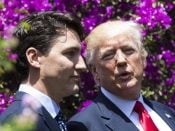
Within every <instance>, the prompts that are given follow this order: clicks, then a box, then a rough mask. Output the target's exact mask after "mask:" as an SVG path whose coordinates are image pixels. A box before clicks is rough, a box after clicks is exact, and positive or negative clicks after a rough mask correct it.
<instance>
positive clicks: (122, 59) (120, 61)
mask: <svg viewBox="0 0 175 131" xmlns="http://www.w3.org/2000/svg"><path fill="white" fill-rule="evenodd" d="M115 60H116V65H117V66H118V67H121V66H125V65H126V55H125V54H124V53H123V52H122V51H118V52H117V53H116V55H115Z"/></svg>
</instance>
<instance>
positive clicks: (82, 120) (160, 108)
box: [68, 92, 175, 131]
mask: <svg viewBox="0 0 175 131" xmlns="http://www.w3.org/2000/svg"><path fill="white" fill-rule="evenodd" d="M144 101H145V103H146V104H147V105H149V106H150V107H151V108H152V109H153V110H154V111H155V112H157V113H158V114H159V116H160V117H161V118H162V119H163V120H164V121H165V122H166V123H167V124H168V125H169V126H170V128H171V129H172V130H175V111H174V110H172V109H170V108H168V107H167V106H165V105H163V104H161V103H158V102H155V101H148V100H146V99H145V98H144ZM68 126H69V128H70V130H72V131H138V128H137V127H136V126H135V125H134V124H133V123H132V122H131V120H130V119H129V118H128V117H127V116H126V115H125V114H124V113H123V112H122V111H121V110H120V109H119V108H118V107H116V106H115V105H114V104H113V103H112V102H111V101H110V100H108V99H107V98H106V97H105V96H104V95H103V94H102V93H101V92H100V93H99V95H98V97H97V98H96V99H95V100H94V101H93V103H92V104H91V105H89V106H88V107H87V108H86V109H85V110H83V111H82V112H80V113H78V114H76V115H75V116H73V117H72V118H71V119H70V121H69V123H68Z"/></svg>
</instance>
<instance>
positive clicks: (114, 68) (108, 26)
mask: <svg viewBox="0 0 175 131" xmlns="http://www.w3.org/2000/svg"><path fill="white" fill-rule="evenodd" d="M141 31H142V29H141V27H140V26H139V25H138V24H137V23H135V22H133V21H121V20H113V21H107V22H105V23H102V24H100V25H98V26H97V27H96V28H95V29H94V30H92V32H91V33H90V34H89V36H88V37H87V38H86V43H87V56H86V59H87V63H88V65H89V68H90V70H91V72H92V73H93V76H94V78H95V80H96V82H97V83H98V84H99V85H100V92H99V95H98V97H97V98H96V99H95V100H94V102H93V103H92V104H91V105H90V106H88V107H87V108H86V109H85V110H84V111H82V112H80V113H78V114H77V115H75V116H74V117H72V118H71V120H70V123H69V124H70V125H73V126H72V127H74V129H76V127H78V125H81V127H83V128H82V129H84V130H88V131H137V130H140V131H148V130H149V131H158V130H162V131H163V130H166V131H170V130H175V112H174V110H172V109H170V108H168V107H167V106H165V105H163V104H160V103H157V102H155V101H154V102H153V101H149V100H147V99H145V98H144V97H143V96H142V95H141V93H140V90H141V87H142V85H141V82H142V79H143V72H144V68H145V66H146V57H147V52H146V50H145V49H144V47H143V44H142V34H141ZM79 127H80V126H79ZM77 129H78V128H77Z"/></svg>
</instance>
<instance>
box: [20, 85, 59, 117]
mask: <svg viewBox="0 0 175 131" xmlns="http://www.w3.org/2000/svg"><path fill="white" fill-rule="evenodd" d="M18 91H21V92H25V93H27V94H30V95H31V96H33V97H34V98H35V99H36V100H37V101H39V102H40V104H41V105H42V106H43V107H44V108H45V109H46V110H47V111H48V112H49V114H50V115H51V116H52V118H55V117H56V115H57V114H58V112H59V111H60V107H59V106H58V105H57V104H56V102H55V101H54V100H52V99H51V98H50V97H49V96H47V95H45V94H43V93H42V92H40V91H38V90H37V89H35V88H33V87H32V86H30V85H26V84H20V86H19V90H18Z"/></svg>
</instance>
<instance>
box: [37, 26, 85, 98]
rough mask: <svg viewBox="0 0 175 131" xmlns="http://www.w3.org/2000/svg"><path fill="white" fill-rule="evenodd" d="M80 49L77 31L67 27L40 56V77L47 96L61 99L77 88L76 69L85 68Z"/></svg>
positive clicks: (77, 75) (74, 91)
mask: <svg viewBox="0 0 175 131" xmlns="http://www.w3.org/2000/svg"><path fill="white" fill-rule="evenodd" d="M80 50H81V45H80V39H79V37H78V35H77V33H76V32H74V31H73V30H69V29H68V30H67V34H66V35H65V36H61V37H58V38H57V39H56V41H55V42H54V44H53V46H52V47H51V49H50V51H49V53H48V55H45V56H42V57H41V68H40V74H41V76H40V77H41V81H42V83H44V85H45V86H46V89H47V92H48V95H49V96H51V97H53V98H56V99H61V98H63V97H65V96H69V95H71V94H74V93H76V92H77V91H78V90H79V87H78V84H79V79H80V78H79V74H78V70H80V69H83V68H85V63H84V61H83V59H82V57H81V55H80Z"/></svg>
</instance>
